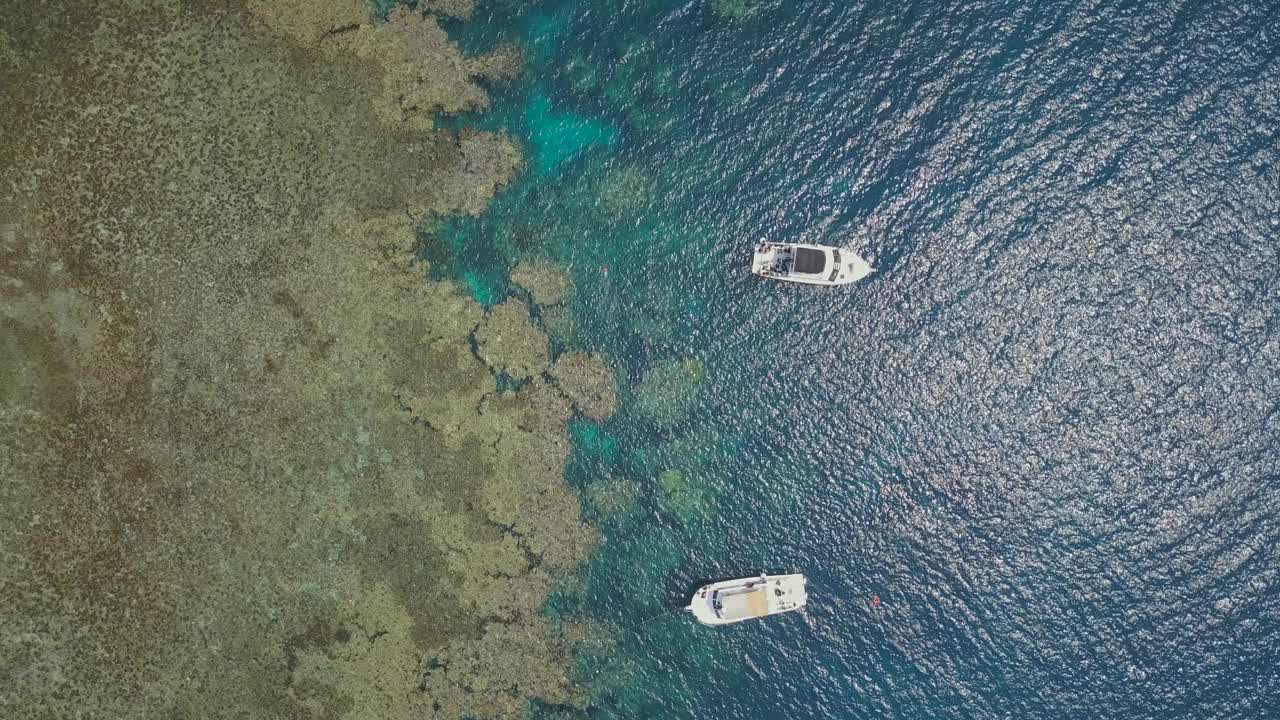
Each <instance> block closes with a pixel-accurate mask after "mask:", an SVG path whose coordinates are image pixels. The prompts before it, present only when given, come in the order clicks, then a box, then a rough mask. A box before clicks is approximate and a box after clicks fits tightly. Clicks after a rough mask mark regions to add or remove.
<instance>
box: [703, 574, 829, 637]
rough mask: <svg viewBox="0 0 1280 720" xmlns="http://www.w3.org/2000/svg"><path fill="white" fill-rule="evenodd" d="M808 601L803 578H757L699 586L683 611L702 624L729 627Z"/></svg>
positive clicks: (773, 576) (792, 576)
mask: <svg viewBox="0 0 1280 720" xmlns="http://www.w3.org/2000/svg"><path fill="white" fill-rule="evenodd" d="M808 602H809V594H808V592H806V591H805V577H804V575H799V574H796V575H758V576H756V577H751V578H740V579H738V580H724V581H721V582H716V583H711V584H710V585H703V586H702V587H700V588H698V590H697V592H695V593H694V594H693V598H692V599H691V600H690V601H689V607H688V608H686V609H687V610H688V611H689V612H691V613H693V616H694V617H695V618H697V620H698V622H700V623H702V624H703V625H729V624H732V623H736V622H742V621H743V620H750V619H751V618H760V617H765V616H766V615H777V614H778V613H784V612H791V611H792V610H799V609H800V608H802V607H804V606H805V604H806V603H808Z"/></svg>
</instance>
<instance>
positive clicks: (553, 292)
mask: <svg viewBox="0 0 1280 720" xmlns="http://www.w3.org/2000/svg"><path fill="white" fill-rule="evenodd" d="M511 282H513V283H515V284H516V285H519V286H520V287H522V288H524V289H525V290H528V291H529V297H530V298H532V299H533V302H534V303H536V304H538V305H559V304H560V303H562V302H564V301H565V298H567V297H568V296H569V294H570V293H571V292H573V283H572V282H571V281H570V280H569V276H568V275H567V274H565V272H564V271H563V270H561V269H560V268H559V267H556V266H555V265H552V264H551V263H545V262H539V263H521V264H519V265H517V266H516V267H515V269H514V270H512V271H511Z"/></svg>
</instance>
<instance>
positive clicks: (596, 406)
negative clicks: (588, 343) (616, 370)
mask: <svg viewBox="0 0 1280 720" xmlns="http://www.w3.org/2000/svg"><path fill="white" fill-rule="evenodd" d="M551 377H552V379H554V380H555V382H556V386H557V387H559V388H560V391H561V392H563V393H564V394H565V396H566V397H568V398H569V401H570V402H572V403H573V406H574V407H575V408H577V409H578V410H579V411H580V412H582V414H583V415H586V416H587V417H589V418H591V419H592V420H596V421H600V420H604V419H605V418H607V417H609V416H610V415H612V414H613V411H614V408H615V407H616V406H617V404H618V394H617V388H616V386H615V382H614V377H613V370H612V369H611V368H610V367H609V363H608V361H607V360H606V359H605V358H604V356H602V355H596V354H592V353H583V352H566V353H564V354H562V355H561V356H560V357H558V358H556V362H555V364H554V365H552V366H551Z"/></svg>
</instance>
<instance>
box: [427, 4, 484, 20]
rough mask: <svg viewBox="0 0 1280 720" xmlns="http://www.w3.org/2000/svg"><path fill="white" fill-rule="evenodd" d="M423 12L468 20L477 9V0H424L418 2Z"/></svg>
mask: <svg viewBox="0 0 1280 720" xmlns="http://www.w3.org/2000/svg"><path fill="white" fill-rule="evenodd" d="M418 9H419V10H421V11H422V12H428V13H435V14H437V15H443V16H445V17H451V18H457V19H459V20H467V19H469V18H470V17H471V13H473V12H475V11H476V0H422V1H421V2H419V3H418Z"/></svg>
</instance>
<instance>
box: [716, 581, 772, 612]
mask: <svg viewBox="0 0 1280 720" xmlns="http://www.w3.org/2000/svg"><path fill="white" fill-rule="evenodd" d="M721 602H722V603H724V609H723V610H722V611H721V613H722V614H723V615H724V617H725V618H726V619H730V620H737V619H739V618H755V617H764V616H765V615H768V614H769V596H768V595H766V594H765V590H764V588H761V589H759V590H753V591H751V592H744V593H734V594H732V595H726V596H725V597H724V598H723V599H722V600H721Z"/></svg>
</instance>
